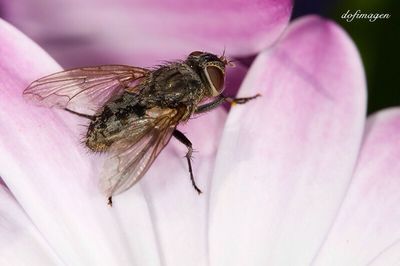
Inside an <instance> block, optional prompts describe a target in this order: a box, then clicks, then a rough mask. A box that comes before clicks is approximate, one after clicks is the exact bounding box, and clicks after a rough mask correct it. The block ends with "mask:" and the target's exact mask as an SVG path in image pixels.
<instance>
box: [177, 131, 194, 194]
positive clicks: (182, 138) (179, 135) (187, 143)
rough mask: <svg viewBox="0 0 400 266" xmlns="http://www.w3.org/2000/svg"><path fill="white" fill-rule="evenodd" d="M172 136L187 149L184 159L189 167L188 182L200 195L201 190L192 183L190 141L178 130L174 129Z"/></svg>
mask: <svg viewBox="0 0 400 266" xmlns="http://www.w3.org/2000/svg"><path fill="white" fill-rule="evenodd" d="M172 135H173V136H174V137H175V138H176V139H177V140H179V141H180V142H181V143H183V144H184V145H185V146H186V147H187V149H188V152H187V153H186V155H185V157H186V159H187V163H188V165H189V173H190V180H191V181H192V185H193V187H194V189H195V190H196V191H197V193H199V194H200V193H201V190H200V189H199V188H198V187H197V185H196V182H195V181H194V176H193V170H192V161H191V159H192V153H193V148H192V143H191V142H190V140H189V139H188V138H187V137H186V136H185V135H184V134H183V133H182V132H180V131H179V130H177V129H175V130H174V132H173V133H172Z"/></svg>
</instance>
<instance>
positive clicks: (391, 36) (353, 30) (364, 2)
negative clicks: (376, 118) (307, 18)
mask: <svg viewBox="0 0 400 266" xmlns="http://www.w3.org/2000/svg"><path fill="white" fill-rule="evenodd" d="M294 3H295V6H294V10H293V16H292V17H293V18H296V17H299V16H302V15H306V14H319V15H321V16H323V17H327V18H330V19H332V20H334V21H336V22H337V23H339V24H340V25H341V26H342V27H343V28H344V29H345V30H346V31H347V32H348V33H349V34H350V36H351V38H352V39H353V40H354V42H355V43H356V45H357V47H358V49H359V51H360V53H361V57H362V60H363V63H364V68H365V71H366V76H367V85H368V113H369V114H370V113H373V112H375V111H377V110H380V109H383V108H387V107H392V106H400V88H399V84H400V67H399V64H400V53H399V49H400V43H399V39H400V38H399V33H400V21H399V16H398V13H399V8H398V7H399V5H398V3H397V4H396V1H395V0H342V1H340V0H335V1H317V0H297V1H294ZM347 10H350V12H349V13H350V14H354V13H355V12H356V10H360V12H361V13H366V14H369V13H373V14H375V13H378V14H386V13H388V14H390V18H389V19H377V20H375V21H374V22H370V21H369V20H368V19H354V20H353V21H351V22H347V21H346V20H344V19H342V18H341V16H342V14H344V13H346V12H347Z"/></svg>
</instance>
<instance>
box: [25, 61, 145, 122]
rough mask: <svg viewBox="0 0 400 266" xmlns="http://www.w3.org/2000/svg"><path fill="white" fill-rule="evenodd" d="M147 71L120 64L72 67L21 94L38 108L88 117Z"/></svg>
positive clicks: (34, 84) (37, 81) (35, 82)
mask: <svg viewBox="0 0 400 266" xmlns="http://www.w3.org/2000/svg"><path fill="white" fill-rule="evenodd" d="M148 72H149V70H147V69H144V68H138V67H132V66H124V65H104V66H98V67H84V68H76V69H71V70H66V71H62V72H58V73H55V74H52V75H49V76H46V77H43V78H41V79H38V80H36V81H34V82H33V83H32V84H30V85H29V87H28V88H26V89H25V91H24V93H23V95H24V97H25V98H26V99H28V100H31V101H34V102H36V103H38V104H40V105H44V106H47V107H58V108H68V109H70V110H73V111H76V112H81V113H85V114H88V115H92V114H94V113H95V112H96V110H97V109H98V108H99V107H102V106H103V105H104V103H106V102H107V101H108V100H109V99H110V98H112V97H113V96H116V95H118V94H120V93H122V92H123V90H124V89H126V88H131V87H134V85H135V81H137V80H138V79H140V78H142V77H143V76H145V75H146V73H148Z"/></svg>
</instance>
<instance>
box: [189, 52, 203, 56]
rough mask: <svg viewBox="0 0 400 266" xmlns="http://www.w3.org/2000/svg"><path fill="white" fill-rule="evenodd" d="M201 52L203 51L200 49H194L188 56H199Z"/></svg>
mask: <svg viewBox="0 0 400 266" xmlns="http://www.w3.org/2000/svg"><path fill="white" fill-rule="evenodd" d="M202 54H204V53H203V52H200V51H194V52H191V53H190V55H189V56H200V55H202Z"/></svg>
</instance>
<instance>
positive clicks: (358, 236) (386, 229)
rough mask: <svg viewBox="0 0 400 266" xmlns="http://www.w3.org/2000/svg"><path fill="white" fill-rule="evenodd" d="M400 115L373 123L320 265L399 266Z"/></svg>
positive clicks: (374, 118) (393, 111) (398, 111)
mask: <svg viewBox="0 0 400 266" xmlns="http://www.w3.org/2000/svg"><path fill="white" fill-rule="evenodd" d="M399 132H400V109H391V110H387V111H382V112H379V113H378V114H376V115H374V116H372V117H370V118H369V119H368V123H367V129H366V132H365V138H364V142H363V147H362V150H361V156H360V158H359V161H358V164H357V168H356V171H355V175H354V178H353V180H352V181H351V185H350V188H349V191H348V193H347V195H346V198H345V201H344V202H343V204H342V207H341V209H340V213H339V215H338V217H337V219H336V221H335V224H334V226H333V228H332V230H331V231H330V232H329V236H328V238H327V241H326V243H325V244H324V246H323V248H322V250H321V253H320V254H319V256H318V258H317V260H316V261H317V264H318V265H370V264H372V265H399V263H400V252H399V251H400V226H399V225H400V208H399V206H400V194H399V191H400V165H399V163H398V161H399V158H400V142H399Z"/></svg>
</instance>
